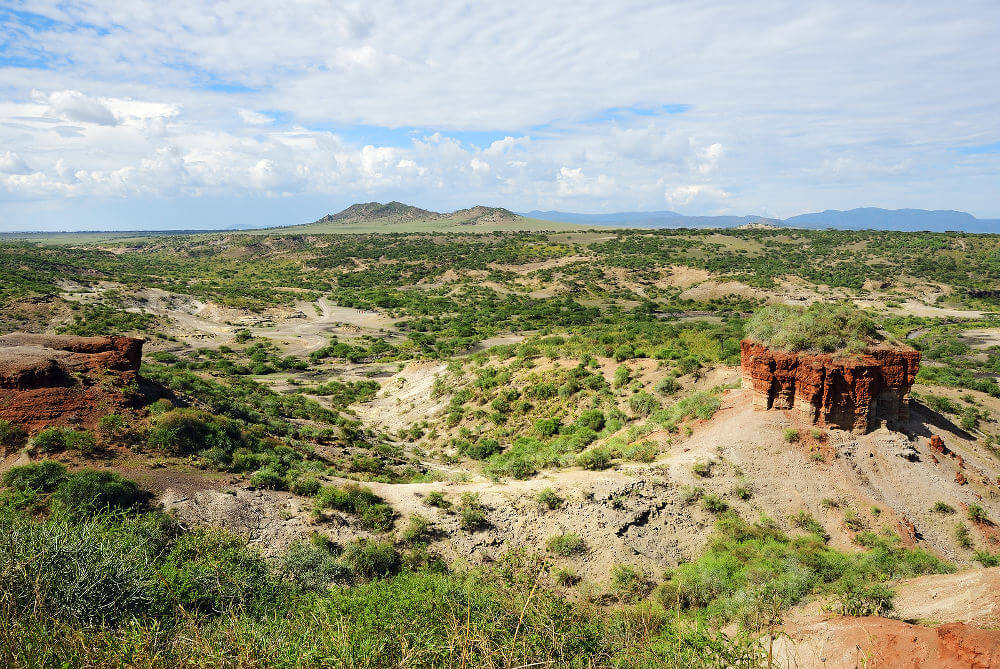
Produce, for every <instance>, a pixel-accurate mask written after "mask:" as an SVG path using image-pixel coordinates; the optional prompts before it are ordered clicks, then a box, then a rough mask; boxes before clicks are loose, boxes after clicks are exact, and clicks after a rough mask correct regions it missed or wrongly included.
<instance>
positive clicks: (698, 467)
mask: <svg viewBox="0 0 1000 669" xmlns="http://www.w3.org/2000/svg"><path fill="white" fill-rule="evenodd" d="M691 471H692V472H693V473H694V474H695V476H700V477H701V478H708V477H709V476H711V475H712V463H711V462H710V461H708V460H698V461H696V462H695V463H694V464H693V465H691Z"/></svg>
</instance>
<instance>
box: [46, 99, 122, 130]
mask: <svg viewBox="0 0 1000 669" xmlns="http://www.w3.org/2000/svg"><path fill="white" fill-rule="evenodd" d="M32 97H33V98H34V99H35V101H36V102H39V103H41V104H44V105H46V106H48V108H49V109H48V111H49V112H50V113H51V114H53V115H54V116H56V117H58V118H61V119H65V120H67V121H77V122H79V123H96V124H97V125H118V122H119V121H118V119H117V118H116V117H115V114H114V112H113V111H111V108H110V107H109V106H108V105H107V104H106V103H105V102H103V101H101V100H98V99H97V98H92V97H88V96H86V95H84V94H83V93H81V92H80V91H56V92H54V93H50V94H48V95H46V94H44V93H42V92H41V91H32Z"/></svg>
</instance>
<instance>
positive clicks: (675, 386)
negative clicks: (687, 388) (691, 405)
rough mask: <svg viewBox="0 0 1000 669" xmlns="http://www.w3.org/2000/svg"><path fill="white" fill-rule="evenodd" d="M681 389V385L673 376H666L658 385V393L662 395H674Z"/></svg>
mask: <svg viewBox="0 0 1000 669" xmlns="http://www.w3.org/2000/svg"><path fill="white" fill-rule="evenodd" d="M680 389H681V384H679V383H678V382H677V379H676V378H675V377H673V376H664V377H663V378H662V379H660V380H659V381H658V382H657V384H656V392H658V393H660V394H661V395H674V394H676V393H677V391H678V390H680Z"/></svg>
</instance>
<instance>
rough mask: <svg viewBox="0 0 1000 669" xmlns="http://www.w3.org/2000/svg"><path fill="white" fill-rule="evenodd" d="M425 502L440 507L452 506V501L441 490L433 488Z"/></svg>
mask: <svg viewBox="0 0 1000 669" xmlns="http://www.w3.org/2000/svg"><path fill="white" fill-rule="evenodd" d="M424 504H426V505H427V506H434V507H437V508H439V509H447V508H448V507H450V506H451V502H449V501H448V500H447V499H445V497H444V493H442V492H441V491H439V490H432V491H431V492H429V493H427V497H426V498H425V499H424Z"/></svg>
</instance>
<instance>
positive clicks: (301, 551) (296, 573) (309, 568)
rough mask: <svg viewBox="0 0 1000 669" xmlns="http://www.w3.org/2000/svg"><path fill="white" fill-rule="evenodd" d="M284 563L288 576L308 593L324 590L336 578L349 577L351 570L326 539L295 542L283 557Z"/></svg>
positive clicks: (283, 568)
mask: <svg viewBox="0 0 1000 669" xmlns="http://www.w3.org/2000/svg"><path fill="white" fill-rule="evenodd" d="M314 536H315V535H314ZM281 566H282V574H283V576H284V577H285V578H286V579H289V580H290V581H291V582H292V583H294V584H295V585H296V586H297V587H298V588H300V589H302V590H306V591H309V592H324V591H326V590H328V589H329V587H330V584H331V583H333V582H334V581H336V580H341V579H347V578H348V577H349V576H350V570H349V569H348V568H347V566H346V565H344V564H343V563H342V562H340V561H339V560H338V559H337V556H336V555H335V554H334V551H333V550H332V546H331V545H330V544H329V543H328V542H327V541H323V540H319V541H295V542H293V543H292V544H291V545H289V547H288V549H287V550H286V551H285V554H284V555H283V556H282V559H281Z"/></svg>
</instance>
